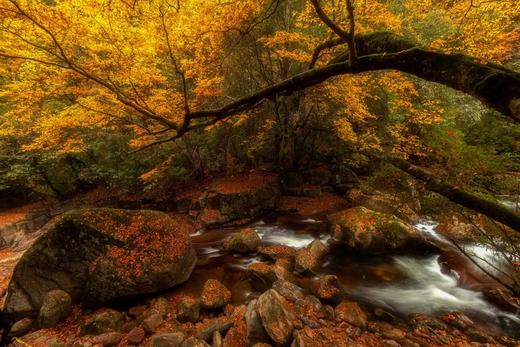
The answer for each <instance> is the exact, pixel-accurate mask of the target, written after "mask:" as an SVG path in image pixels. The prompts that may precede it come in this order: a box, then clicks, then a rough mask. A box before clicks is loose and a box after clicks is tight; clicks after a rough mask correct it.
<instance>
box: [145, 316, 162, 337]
mask: <svg viewBox="0 0 520 347" xmlns="http://www.w3.org/2000/svg"><path fill="white" fill-rule="evenodd" d="M163 322H164V319H163V318H162V316H161V315H160V314H158V313H154V314H151V315H150V316H148V317H146V318H145V319H144V320H143V329H144V330H145V331H146V332H147V333H153V332H155V330H157V328H158V327H159V326H160V325H161V324H162V323H163Z"/></svg>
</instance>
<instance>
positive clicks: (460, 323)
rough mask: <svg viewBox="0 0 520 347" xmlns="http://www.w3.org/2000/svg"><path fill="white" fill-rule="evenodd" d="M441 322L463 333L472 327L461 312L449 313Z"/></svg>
mask: <svg viewBox="0 0 520 347" xmlns="http://www.w3.org/2000/svg"><path fill="white" fill-rule="evenodd" d="M441 320H442V321H443V322H444V323H446V324H448V325H451V326H452V327H454V328H456V329H459V330H461V331H464V330H466V329H468V328H470V327H472V326H473V321H472V320H471V319H469V317H468V316H466V315H465V314H464V313H463V312H450V313H447V314H445V315H443V316H442V317H441Z"/></svg>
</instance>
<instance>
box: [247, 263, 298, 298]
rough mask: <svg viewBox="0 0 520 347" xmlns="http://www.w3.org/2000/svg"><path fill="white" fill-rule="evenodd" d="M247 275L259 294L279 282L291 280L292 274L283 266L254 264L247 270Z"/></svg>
mask: <svg viewBox="0 0 520 347" xmlns="http://www.w3.org/2000/svg"><path fill="white" fill-rule="evenodd" d="M247 275H248V277H249V278H250V279H251V285H252V286H253V288H255V289H256V290H258V291H259V292H264V291H266V290H268V289H269V288H271V286H272V285H273V283H274V282H276V281H277V280H289V279H290V277H291V276H290V274H289V272H288V271H287V269H286V268H285V267H283V266H280V265H277V264H274V265H270V264H266V263H253V264H251V265H249V267H248V268H247Z"/></svg>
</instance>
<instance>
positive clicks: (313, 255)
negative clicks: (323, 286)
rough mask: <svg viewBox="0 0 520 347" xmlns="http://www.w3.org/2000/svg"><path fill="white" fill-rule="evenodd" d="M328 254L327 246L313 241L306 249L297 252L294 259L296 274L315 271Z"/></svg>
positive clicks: (318, 241)
mask: <svg viewBox="0 0 520 347" xmlns="http://www.w3.org/2000/svg"><path fill="white" fill-rule="evenodd" d="M327 252H328V248H327V246H326V245H325V244H324V243H323V242H321V241H320V240H314V241H313V242H311V243H310V244H309V245H308V246H307V247H306V248H302V249H300V250H298V252H297V253H296V256H295V258H294V269H295V271H296V272H307V271H311V272H312V271H315V270H316V269H317V268H319V266H320V265H321V264H320V262H321V260H322V259H323V257H325V255H326V254H327Z"/></svg>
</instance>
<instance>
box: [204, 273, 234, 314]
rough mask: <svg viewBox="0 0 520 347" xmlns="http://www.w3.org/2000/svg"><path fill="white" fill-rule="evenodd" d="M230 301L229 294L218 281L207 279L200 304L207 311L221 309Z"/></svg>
mask: <svg viewBox="0 0 520 347" xmlns="http://www.w3.org/2000/svg"><path fill="white" fill-rule="evenodd" d="M230 300H231V292H230V291H229V289H227V288H226V286H224V285H223V284H222V283H220V281H217V280H215V279H209V280H207V281H206V283H204V288H202V294H201V296H200V303H201V305H202V307H204V308H208V309H216V308H222V307H224V306H226V304H227V303H229V301H230Z"/></svg>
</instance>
